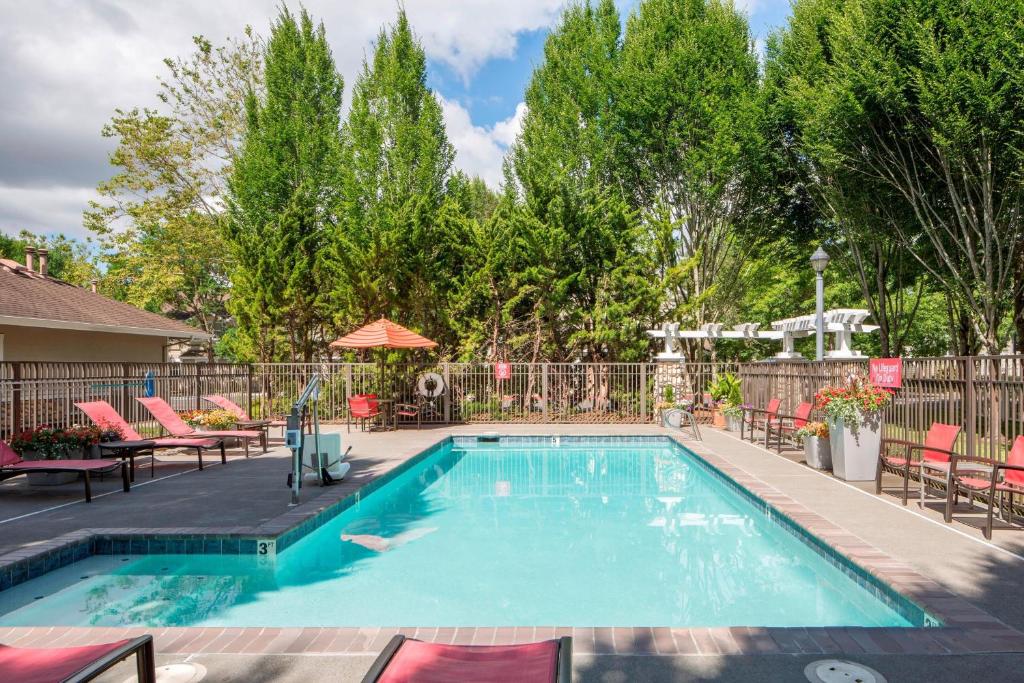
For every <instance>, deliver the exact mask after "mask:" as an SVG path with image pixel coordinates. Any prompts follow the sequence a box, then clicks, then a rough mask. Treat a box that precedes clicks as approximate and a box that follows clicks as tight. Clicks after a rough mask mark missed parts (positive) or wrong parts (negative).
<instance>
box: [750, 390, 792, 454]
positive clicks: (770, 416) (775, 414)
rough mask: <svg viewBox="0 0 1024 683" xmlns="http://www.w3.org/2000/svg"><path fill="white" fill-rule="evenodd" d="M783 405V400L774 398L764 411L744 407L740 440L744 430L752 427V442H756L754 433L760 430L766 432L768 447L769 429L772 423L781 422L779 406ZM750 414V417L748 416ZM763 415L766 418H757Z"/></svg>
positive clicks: (765, 439) (765, 438) (765, 437)
mask: <svg viewBox="0 0 1024 683" xmlns="http://www.w3.org/2000/svg"><path fill="white" fill-rule="evenodd" d="M781 404H782V399H778V398H773V399H771V400H770V401H768V407H767V408H765V409H764V410H761V409H759V408H753V407H750V406H744V408H743V418H742V420H741V421H740V439H743V438H744V436H743V430H744V428H745V427H747V426H748V425H749V427H750V441H751V443H753V441H754V433H755V432H756V431H757V429H758V428H761V429H763V430H764V445H765V447H766V448H767V446H768V429H769V427H770V426H771V425H772V423H778V421H779V406H780V405H781ZM748 413H749V414H750V415H749V417H748V416H747V414H748ZM758 415H763V416H764V417H761V418H759V417H757V416H758Z"/></svg>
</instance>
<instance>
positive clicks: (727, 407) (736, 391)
mask: <svg viewBox="0 0 1024 683" xmlns="http://www.w3.org/2000/svg"><path fill="white" fill-rule="evenodd" d="M708 393H709V394H711V398H712V399H713V400H714V401H715V404H716V406H717V410H715V416H714V423H713V424H714V425H715V426H716V427H723V426H724V427H725V428H726V430H728V431H730V432H736V431H739V429H740V423H741V421H742V420H743V393H742V391H741V390H740V378H739V377H737V376H736V375H734V374H732V373H731V372H726V373H723V374H721V375H719V376H718V378H717V379H716V380H715V381H714V382H712V383H711V385H710V386H709V387H708Z"/></svg>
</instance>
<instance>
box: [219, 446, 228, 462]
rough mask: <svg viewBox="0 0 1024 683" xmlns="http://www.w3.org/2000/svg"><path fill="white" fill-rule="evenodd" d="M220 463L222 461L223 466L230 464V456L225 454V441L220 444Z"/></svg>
mask: <svg viewBox="0 0 1024 683" xmlns="http://www.w3.org/2000/svg"><path fill="white" fill-rule="evenodd" d="M220 461H221V464H223V465H226V464H228V454H227V453H225V452H224V442H223V441H221V442H220Z"/></svg>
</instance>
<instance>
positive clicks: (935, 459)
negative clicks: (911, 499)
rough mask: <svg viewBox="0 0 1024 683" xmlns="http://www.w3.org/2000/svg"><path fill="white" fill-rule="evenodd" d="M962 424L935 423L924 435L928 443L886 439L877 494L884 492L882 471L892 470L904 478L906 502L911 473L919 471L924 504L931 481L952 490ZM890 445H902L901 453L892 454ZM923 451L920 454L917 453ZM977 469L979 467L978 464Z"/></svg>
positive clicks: (881, 454) (883, 442)
mask: <svg viewBox="0 0 1024 683" xmlns="http://www.w3.org/2000/svg"><path fill="white" fill-rule="evenodd" d="M960 429H961V428H960V426H959V425H950V424H943V423H941V422H933V423H932V426H931V427H929V428H928V433H927V434H926V435H925V437H924V443H916V442H914V441H906V440H904V439H882V444H881V448H880V449H879V453H878V474H876V475H875V493H876V494H881V493H882V471H883V470H885V469H889V470H890V471H892V472H893V473H894V474H898V475H900V476H901V477H902V478H903V504H904V505H906V504H907V488H908V486H909V485H910V473H911V471H912V470H914V471H916V472H917V475H918V477H919V479H918V480H919V482H920V484H921V488H920V494H921V507H924V493H925V488H926V487H927V483H928V482H929V481H934V482H938V483H941V484H942V485H943V486H945V487H946V490H947V492H948V491H950V487H949V477H950V472H951V469H950V459H951V458H952V457H953V456H954V455H955V453H954V452H953V444H955V443H956V440H957V437H959V436H960ZM890 446H899V447H901V453H902V454H901V455H896V456H893V455H889V450H888V449H889V447H890ZM918 452H920V455H919V456H915V453H918ZM974 469H975V470H976V469H977V466H975V467H974Z"/></svg>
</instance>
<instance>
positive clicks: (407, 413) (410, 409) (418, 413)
mask: <svg viewBox="0 0 1024 683" xmlns="http://www.w3.org/2000/svg"><path fill="white" fill-rule="evenodd" d="M400 417H405V418H413V417H415V418H416V429H419V428H420V426H421V424H422V421H423V411H422V410H420V407H419V406H418V405H416V404H415V403H396V404H395V419H396V420H397V419H398V418H400Z"/></svg>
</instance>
